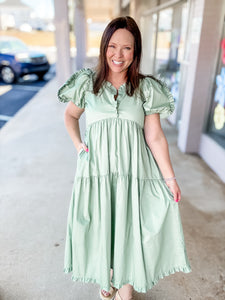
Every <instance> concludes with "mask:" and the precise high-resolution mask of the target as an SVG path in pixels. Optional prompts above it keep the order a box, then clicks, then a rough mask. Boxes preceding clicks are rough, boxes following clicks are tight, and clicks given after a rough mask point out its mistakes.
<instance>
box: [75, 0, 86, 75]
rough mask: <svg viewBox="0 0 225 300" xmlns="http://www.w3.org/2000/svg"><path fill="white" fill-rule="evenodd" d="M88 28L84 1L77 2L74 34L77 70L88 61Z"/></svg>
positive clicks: (78, 0) (76, 0)
mask: <svg viewBox="0 0 225 300" xmlns="http://www.w3.org/2000/svg"><path fill="white" fill-rule="evenodd" d="M86 30H87V28H86V18H85V9H84V1H83V0H75V11H74V32H75V36H76V48H77V56H76V68H77V70H79V69H81V68H83V66H84V61H85V59H86V47H87V31H86Z"/></svg>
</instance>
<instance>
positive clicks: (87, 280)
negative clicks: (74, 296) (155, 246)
mask: <svg viewBox="0 0 225 300" xmlns="http://www.w3.org/2000/svg"><path fill="white" fill-rule="evenodd" d="M70 272H72V268H65V269H64V273H66V274H68V273H70ZM176 272H183V273H190V272H191V268H190V266H185V267H174V268H173V269H171V270H169V271H167V272H163V273H161V274H159V275H158V276H157V277H156V278H155V280H154V281H152V282H150V283H148V284H146V285H145V286H144V287H138V286H136V284H135V282H134V281H132V280H130V279H128V280H124V281H123V282H122V283H121V282H115V281H114V280H113V279H112V281H111V282H112V284H113V286H114V287H115V288H117V289H120V288H121V287H122V286H123V285H124V284H128V283H129V284H130V285H132V286H133V288H134V290H135V291H137V292H138V293H146V292H147V291H148V290H150V289H152V288H153V286H155V285H156V284H157V283H158V281H159V280H160V279H163V278H164V277H166V276H169V275H172V274H174V273H176ZM71 278H72V280H73V281H80V282H83V283H97V284H98V285H100V287H101V289H103V290H107V287H104V286H101V282H100V280H98V279H95V278H85V277H76V276H74V275H72V277H71Z"/></svg>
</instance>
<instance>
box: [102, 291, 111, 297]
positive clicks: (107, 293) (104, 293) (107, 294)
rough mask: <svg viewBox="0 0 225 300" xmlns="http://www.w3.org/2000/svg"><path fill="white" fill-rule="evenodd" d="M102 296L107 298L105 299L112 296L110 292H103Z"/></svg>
mask: <svg viewBox="0 0 225 300" xmlns="http://www.w3.org/2000/svg"><path fill="white" fill-rule="evenodd" d="M102 294H103V295H104V296H105V297H108V296H109V295H110V293H109V292H107V291H105V290H102Z"/></svg>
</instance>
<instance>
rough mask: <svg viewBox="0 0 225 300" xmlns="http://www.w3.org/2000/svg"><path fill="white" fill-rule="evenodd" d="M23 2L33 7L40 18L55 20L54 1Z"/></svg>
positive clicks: (35, 0)
mask: <svg viewBox="0 0 225 300" xmlns="http://www.w3.org/2000/svg"><path fill="white" fill-rule="evenodd" d="M21 2H23V3H25V4H27V5H29V6H31V7H32V8H33V9H34V10H35V12H36V14H37V16H38V17H45V18H48V17H50V18H53V16H54V0H21Z"/></svg>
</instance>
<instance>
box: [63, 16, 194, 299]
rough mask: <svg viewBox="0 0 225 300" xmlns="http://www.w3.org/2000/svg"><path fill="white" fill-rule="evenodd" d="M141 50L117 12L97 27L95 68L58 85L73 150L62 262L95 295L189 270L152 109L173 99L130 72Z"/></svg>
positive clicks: (176, 193)
mask: <svg viewBox="0 0 225 300" xmlns="http://www.w3.org/2000/svg"><path fill="white" fill-rule="evenodd" d="M140 59H141V34H140V31H139V29H138V26H137V24H136V23H135V21H134V20H133V19H132V18H131V17H120V18H116V19H114V20H112V21H111V22H110V23H109V24H108V26H107V27H106V29H105V31H104V33H103V36H102V40H101V46H100V57H99V64H98V67H97V70H96V71H93V70H91V69H82V70H80V71H78V72H76V73H75V74H73V75H72V76H71V77H70V78H69V80H68V81H67V82H66V83H65V84H64V85H63V86H62V87H61V88H60V89H59V91H58V96H59V99H60V101H62V102H68V101H69V103H68V106H67V107H66V110H65V126H66V128H67V130H68V133H69V135H70V137H71V139H72V141H73V143H74V146H75V148H76V149H77V151H78V153H79V154H78V160H77V170H76V175H75V181H74V187H73V193H72V199H71V204H70V209H69V214H68V227H67V237H66V247H65V270H64V271H65V272H72V279H73V280H75V281H83V282H96V283H98V284H100V287H101V290H100V297H101V298H102V299H116V300H120V299H122V300H130V299H132V292H133V289H135V290H136V291H138V292H147V290H148V289H151V288H152V287H153V285H154V284H156V283H157V281H158V280H159V279H160V278H162V277H164V276H166V275H169V274H171V273H174V272H176V271H183V272H186V273H188V272H190V271H191V269H190V265H189V262H188V258H187V255H186V250H185V244H184V239H183V232H182V225H181V221H180V215H179V208H178V203H177V202H179V201H180V199H181V198H180V197H181V193H180V189H179V186H178V184H177V181H176V178H175V174H174V170H173V168H172V165H171V161H170V157H169V151H168V144H167V141H166V138H165V136H164V134H163V131H162V128H161V125H160V117H159V115H161V116H162V117H167V116H168V115H169V114H171V113H172V112H173V110H174V100H173V97H172V95H171V93H170V92H169V90H168V88H167V87H166V85H165V84H164V83H162V82H161V81H159V80H157V79H154V77H153V76H144V75H141V74H140V73H139V67H140ZM84 110H85V112H86V132H85V137H84V142H82V140H81V137H80V131H79V121H78V120H79V118H80V116H81V114H82V113H83V112H84ZM110 271H111V272H110ZM110 273H111V276H110Z"/></svg>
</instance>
